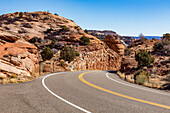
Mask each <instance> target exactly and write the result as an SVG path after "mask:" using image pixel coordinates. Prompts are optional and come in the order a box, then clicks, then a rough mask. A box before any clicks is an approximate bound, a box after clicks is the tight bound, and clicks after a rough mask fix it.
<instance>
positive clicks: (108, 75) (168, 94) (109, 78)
mask: <svg viewBox="0 0 170 113" xmlns="http://www.w3.org/2000/svg"><path fill="white" fill-rule="evenodd" d="M106 77H107V78H109V79H110V80H112V81H114V82H117V83H119V84H123V85H126V86H130V87H134V88H138V89H142V90H146V91H150V92H154V93H158V94H162V95H166V96H170V94H166V93H162V92H158V91H154V90H151V89H146V88H142V87H138V86H134V85H135V84H134V85H130V84H126V83H123V82H119V81H117V80H115V79H113V78H111V77H110V76H109V75H108V73H106Z"/></svg>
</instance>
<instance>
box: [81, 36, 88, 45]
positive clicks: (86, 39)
mask: <svg viewBox="0 0 170 113" xmlns="http://www.w3.org/2000/svg"><path fill="white" fill-rule="evenodd" d="M89 43H90V39H89V38H87V37H85V36H82V37H81V38H80V44H82V45H88V44H89Z"/></svg>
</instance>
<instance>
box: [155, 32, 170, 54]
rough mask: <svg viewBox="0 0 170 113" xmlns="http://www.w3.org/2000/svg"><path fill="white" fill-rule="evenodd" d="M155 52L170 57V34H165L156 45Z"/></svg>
mask: <svg viewBox="0 0 170 113" xmlns="http://www.w3.org/2000/svg"><path fill="white" fill-rule="evenodd" d="M153 50H154V52H160V53H161V54H164V55H170V34H168V33H167V34H164V36H163V37H162V39H161V41H159V42H156V43H155V44H154V46H153Z"/></svg>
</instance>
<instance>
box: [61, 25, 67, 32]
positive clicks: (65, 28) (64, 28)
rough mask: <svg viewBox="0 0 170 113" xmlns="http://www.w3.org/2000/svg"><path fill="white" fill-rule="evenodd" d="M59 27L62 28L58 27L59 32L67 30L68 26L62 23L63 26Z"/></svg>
mask: <svg viewBox="0 0 170 113" xmlns="http://www.w3.org/2000/svg"><path fill="white" fill-rule="evenodd" d="M61 28H62V29H60V32H61V31H68V30H69V28H68V27H67V26H65V25H64V26H61Z"/></svg>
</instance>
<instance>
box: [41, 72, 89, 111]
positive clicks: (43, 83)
mask: <svg viewBox="0 0 170 113" xmlns="http://www.w3.org/2000/svg"><path fill="white" fill-rule="evenodd" d="M61 73H64V72H61ZM56 74H60V73H53V74H49V75H47V76H45V77H44V78H43V79H42V85H43V86H44V87H45V89H46V90H47V91H48V92H50V93H51V94H52V95H54V96H55V97H57V98H58V99H60V100H62V101H64V102H65V103H67V104H69V105H71V106H73V107H75V108H77V109H79V110H81V111H83V112H85V113H91V112H90V111H87V110H85V109H83V108H81V107H79V106H77V105H75V104H73V103H71V102H69V101H67V100H65V99H64V98H62V97H60V96H58V95H56V94H55V93H53V92H52V91H51V90H50V89H48V87H47V86H46V85H45V82H44V81H45V79H46V78H47V77H50V76H53V75H56Z"/></svg>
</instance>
